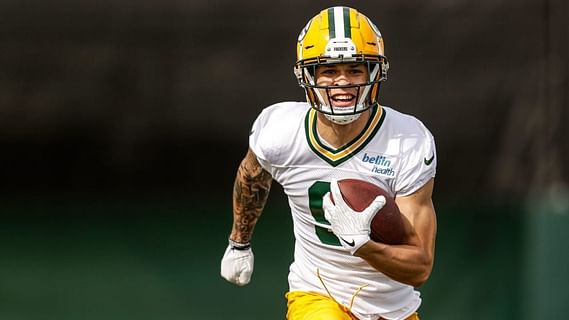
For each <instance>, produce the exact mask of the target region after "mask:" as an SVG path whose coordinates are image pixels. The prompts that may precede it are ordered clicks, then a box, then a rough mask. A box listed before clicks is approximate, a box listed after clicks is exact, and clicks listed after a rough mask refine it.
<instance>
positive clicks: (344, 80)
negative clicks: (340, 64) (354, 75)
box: [333, 72, 352, 86]
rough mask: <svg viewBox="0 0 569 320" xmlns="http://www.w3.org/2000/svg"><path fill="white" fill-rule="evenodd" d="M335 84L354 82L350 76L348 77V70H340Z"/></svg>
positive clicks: (341, 84)
mask: <svg viewBox="0 0 569 320" xmlns="http://www.w3.org/2000/svg"><path fill="white" fill-rule="evenodd" d="M333 84H334V85H336V86H345V85H349V84H352V82H351V81H350V78H349V77H348V74H347V73H346V72H340V73H338V75H337V76H336V77H335V78H334V83H333Z"/></svg>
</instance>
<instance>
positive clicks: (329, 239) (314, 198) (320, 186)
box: [308, 181, 341, 246]
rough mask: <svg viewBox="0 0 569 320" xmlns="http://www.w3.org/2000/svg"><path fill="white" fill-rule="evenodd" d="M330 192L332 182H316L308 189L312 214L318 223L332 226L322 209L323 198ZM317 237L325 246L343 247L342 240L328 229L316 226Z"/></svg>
mask: <svg viewBox="0 0 569 320" xmlns="http://www.w3.org/2000/svg"><path fill="white" fill-rule="evenodd" d="M328 191H330V182H324V181H316V182H315V183H314V184H313V185H312V186H310V188H308V204H309V207H310V212H311V213H312V216H313V217H314V220H316V222H319V223H322V224H326V225H330V222H328V220H326V218H325V217H324V209H323V208H322V197H324V195H325V194H326V193H327V192H328ZM314 228H315V231H316V236H318V239H320V241H322V243H324V244H329V245H333V246H341V244H340V240H339V239H338V237H336V235H334V233H333V232H332V231H330V230H329V229H328V228H325V227H321V226H314Z"/></svg>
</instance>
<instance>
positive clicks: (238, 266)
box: [221, 240, 255, 286]
mask: <svg viewBox="0 0 569 320" xmlns="http://www.w3.org/2000/svg"><path fill="white" fill-rule="evenodd" d="M254 260H255V259H254V256H253V250H251V245H249V244H245V245H243V244H238V243H236V242H234V241H231V240H229V245H228V246H227V249H225V254H224V255H223V258H222V259H221V276H222V277H223V278H224V279H225V280H227V281H229V282H231V283H234V284H236V285H238V286H244V285H246V284H248V283H249V281H250V280H251V274H252V273H253V264H254Z"/></svg>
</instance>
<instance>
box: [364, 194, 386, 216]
mask: <svg viewBox="0 0 569 320" xmlns="http://www.w3.org/2000/svg"><path fill="white" fill-rule="evenodd" d="M385 201H386V200H385V197H384V196H378V197H376V198H375V199H374V200H373V202H372V203H371V204H370V205H369V206H368V207H367V208H366V209H365V210H364V212H362V214H364V215H365V216H366V220H369V221H370V223H371V220H372V219H373V217H374V216H375V214H376V213H377V212H378V211H379V210H381V208H383V206H384V205H385Z"/></svg>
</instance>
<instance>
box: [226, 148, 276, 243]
mask: <svg viewBox="0 0 569 320" xmlns="http://www.w3.org/2000/svg"><path fill="white" fill-rule="evenodd" d="M272 181H273V180H272V177H271V175H270V173H268V172H267V171H266V170H264V169H263V167H261V165H260V164H259V162H258V161H257V158H256V156H255V154H253V153H252V152H251V151H249V152H247V155H246V156H245V159H243V161H241V164H240V165H239V169H238V170H237V177H236V178H235V184H234V187H233V229H232V232H231V236H230V238H231V239H232V240H234V241H236V242H241V243H246V242H250V241H251V236H252V234H253V228H254V227H255V224H256V223H257V220H258V219H259V216H261V212H262V211H263V208H264V207H265V204H266V203H267V198H268V196H269V191H270V189H271V183H272Z"/></svg>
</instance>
